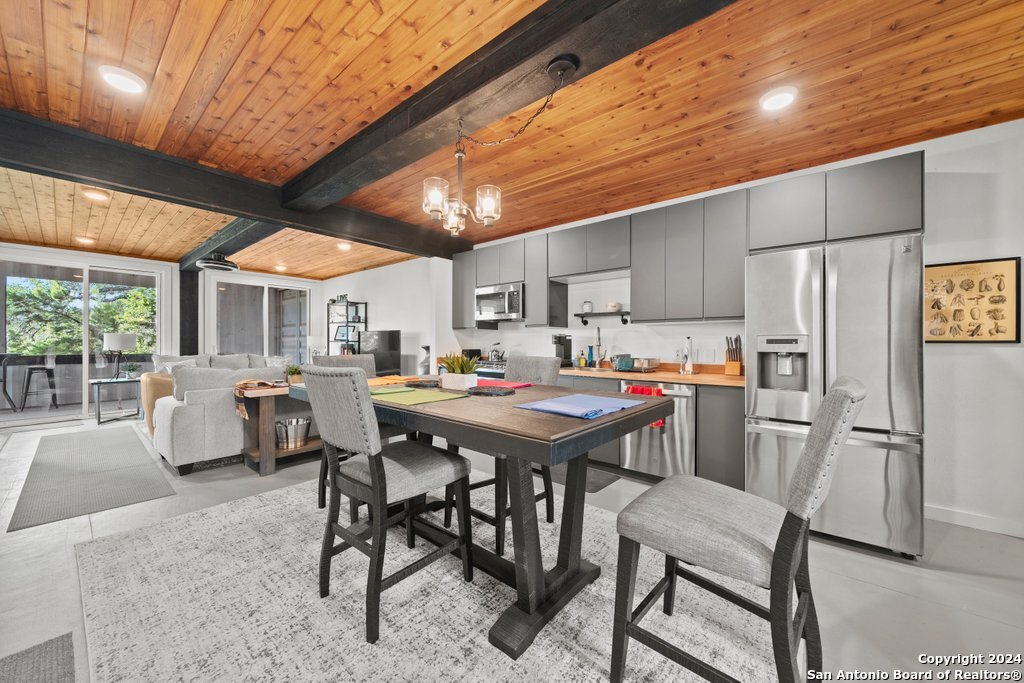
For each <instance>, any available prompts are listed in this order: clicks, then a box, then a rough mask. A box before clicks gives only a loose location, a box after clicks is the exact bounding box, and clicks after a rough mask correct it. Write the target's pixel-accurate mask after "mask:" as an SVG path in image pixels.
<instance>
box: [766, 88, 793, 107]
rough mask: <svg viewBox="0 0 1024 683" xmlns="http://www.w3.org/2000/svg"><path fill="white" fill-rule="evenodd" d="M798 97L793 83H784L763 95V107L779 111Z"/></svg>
mask: <svg viewBox="0 0 1024 683" xmlns="http://www.w3.org/2000/svg"><path fill="white" fill-rule="evenodd" d="M795 99H796V88H794V87H793V86H791V85H784V86H782V87H780V88H773V89H771V90H769V91H768V92H766V93H765V94H764V95H761V108H762V109H764V110H765V111H778V110H779V109H784V108H785V107H788V106H789V105H791V104H793V100H795Z"/></svg>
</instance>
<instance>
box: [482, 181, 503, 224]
mask: <svg viewBox="0 0 1024 683" xmlns="http://www.w3.org/2000/svg"><path fill="white" fill-rule="evenodd" d="M476 217H477V219H478V220H481V221H483V223H484V226H485V227H488V228H489V227H491V226H492V225H494V221H496V220H498V219H499V218H501V188H500V187H498V186H497V185H481V186H480V187H478V188H476Z"/></svg>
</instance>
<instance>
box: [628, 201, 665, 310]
mask: <svg viewBox="0 0 1024 683" xmlns="http://www.w3.org/2000/svg"><path fill="white" fill-rule="evenodd" d="M665 215H666V210H665V209H652V210H650V211H643V212H641V213H636V214H633V216H632V219H633V223H632V227H631V229H630V237H629V240H630V251H631V253H632V259H633V262H634V263H636V264H637V266H638V267H636V268H632V269H631V270H630V275H629V307H630V316H631V318H632V319H633V321H634V322H640V321H646V320H664V319H665V261H666V256H665V253H666V250H665Z"/></svg>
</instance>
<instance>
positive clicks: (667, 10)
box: [282, 0, 733, 211]
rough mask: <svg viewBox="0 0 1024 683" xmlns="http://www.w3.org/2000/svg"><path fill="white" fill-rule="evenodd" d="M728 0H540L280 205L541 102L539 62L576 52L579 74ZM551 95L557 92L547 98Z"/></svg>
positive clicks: (398, 163) (311, 203) (365, 180)
mask: <svg viewBox="0 0 1024 683" xmlns="http://www.w3.org/2000/svg"><path fill="white" fill-rule="evenodd" d="M731 2H733V0H549V2H547V3H545V4H544V5H542V6H541V7H539V8H538V9H536V10H535V11H533V12H531V13H530V14H529V15H527V16H526V17H525V18H523V19H522V20H521V21H519V22H517V23H516V24H515V25H514V26H512V27H511V28H509V29H508V30H507V31H505V32H504V33H502V34H501V35H499V36H498V37H497V38H495V39H494V40H492V41H491V42H490V43H488V44H487V45H485V46H484V47H482V48H481V49H480V50H478V51H477V52H475V53H473V54H472V55H470V56H469V57H467V58H466V59H465V60H463V61H462V62H461V63H460V64H458V65H457V66H456V67H455V68H453V69H451V70H450V71H448V72H446V73H445V74H444V75H442V76H439V77H438V78H437V79H436V80H434V82H432V83H431V84H430V85H429V86H427V87H426V88H424V89H423V90H421V91H420V92H418V93H416V94H415V95H413V96H412V97H410V98H409V99H408V100H406V101H405V102H403V103H402V104H400V105H399V106H397V107H395V108H394V109H393V110H391V111H390V112H388V113H387V114H385V115H384V116H382V117H381V118H379V119H377V120H376V121H374V122H373V123H371V124H370V125H369V126H367V127H366V128H365V129H363V130H362V131H361V132H360V133H358V134H357V135H355V136H354V137H352V138H351V139H350V140H348V141H347V142H345V143H344V144H342V145H341V146H340V147H339V148H338V149H336V150H334V151H333V152H331V153H330V154H328V155H327V156H325V157H324V158H323V159H321V160H320V161H318V162H317V163H315V164H313V165H312V166H311V167H310V168H308V169H306V170H305V171H304V172H303V173H301V174H299V175H298V176H297V177H296V178H294V179H293V180H292V181H291V182H289V183H287V184H286V185H285V186H284V187H283V188H282V195H283V197H284V206H286V207H288V208H291V209H298V210H301V211H319V210H321V209H323V208H324V207H327V206H330V205H332V204H334V203H336V202H338V201H340V200H342V199H344V198H345V197H347V196H348V195H350V194H352V193H353V192H355V191H356V190H358V189H360V188H362V187H365V186H367V185H369V184H371V183H373V182H376V181H377V180H380V179H381V178H384V177H386V176H388V175H390V174H391V173H394V172H395V171H398V170H399V169H401V168H404V167H405V166H408V165H409V164H411V163H413V162H415V161H418V160H420V159H422V158H424V157H426V156H429V155H430V154H433V153H434V152H436V151H437V150H439V149H441V148H443V147H445V146H446V145H452V144H453V143H454V142H455V135H456V130H457V129H456V121H457V120H458V119H459V118H460V117H461V118H462V119H463V121H464V123H465V128H466V130H467V131H474V130H479V129H481V128H483V127H484V126H487V125H489V124H491V123H494V122H495V121H497V120H499V119H501V118H503V117H505V116H508V115H509V114H512V113H514V112H516V111H518V110H519V109H521V108H522V107H525V106H526V105H528V104H530V103H531V102H536V101H538V100H540V99H542V98H544V97H545V96H546V95H547V94H548V93H549V92H550V91H551V87H552V85H553V84H552V81H551V77H550V76H548V74H547V71H546V69H547V66H548V64H549V63H550V62H551V60H552V59H554V58H555V57H557V56H559V55H562V54H572V55H575V56H576V57H577V58H579V60H580V67H579V69H577V71H576V73H575V74H574V75H573V76H572V79H571V80H578V79H580V78H583V77H585V76H587V75H588V74H592V73H594V72H595V71H598V70H599V69H601V68H603V67H605V66H608V65H609V64H611V63H613V62H616V61H618V60H619V59H621V58H623V57H625V56H627V55H629V54H631V53H633V52H635V51H637V50H639V49H640V48H643V47H645V46H647V45H650V44H651V43H653V42H655V41H657V40H659V39H661V38H664V37H665V36H667V35H670V34H672V33H675V32H676V31H678V30H680V29H682V28H684V27H686V26H689V25H690V24H692V23H694V22H696V21H699V20H701V19H703V18H704V17H707V16H709V15H710V14H713V13H714V12H716V11H717V10H719V9H721V8H722V7H725V6H726V5H729V4H731ZM556 98H557V95H556Z"/></svg>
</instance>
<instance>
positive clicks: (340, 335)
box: [334, 325, 351, 341]
mask: <svg viewBox="0 0 1024 683" xmlns="http://www.w3.org/2000/svg"><path fill="white" fill-rule="evenodd" d="M350 327H351V325H338V327H337V328H336V329H335V330H334V341H349V335H348V330H349V328H350Z"/></svg>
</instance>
